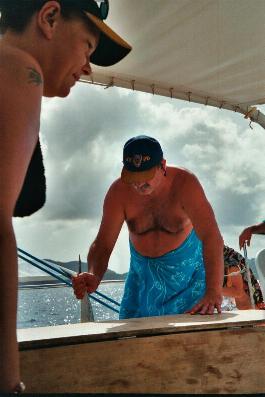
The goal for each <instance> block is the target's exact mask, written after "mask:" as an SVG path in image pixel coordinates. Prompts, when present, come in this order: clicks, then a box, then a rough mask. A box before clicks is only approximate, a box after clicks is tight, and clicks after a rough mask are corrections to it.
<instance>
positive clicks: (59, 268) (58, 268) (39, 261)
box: [17, 248, 120, 313]
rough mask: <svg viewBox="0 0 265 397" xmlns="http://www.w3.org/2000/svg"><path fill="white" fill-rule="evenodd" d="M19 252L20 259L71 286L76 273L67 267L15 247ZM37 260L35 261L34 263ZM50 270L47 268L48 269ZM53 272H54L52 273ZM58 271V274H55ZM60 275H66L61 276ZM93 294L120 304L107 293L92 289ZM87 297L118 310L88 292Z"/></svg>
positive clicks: (115, 310) (117, 311)
mask: <svg viewBox="0 0 265 397" xmlns="http://www.w3.org/2000/svg"><path fill="white" fill-rule="evenodd" d="M17 250H18V251H19V252H21V253H23V255H21V254H19V253H18V257H19V258H20V259H23V260H25V261H26V262H28V263H30V264H31V265H33V266H35V267H37V268H38V269H40V270H42V271H44V272H45V273H47V274H49V275H50V276H52V277H54V278H56V279H57V280H59V281H62V282H63V283H64V284H66V285H67V286H69V287H72V281H69V280H71V278H72V276H73V275H75V274H76V273H75V272H73V271H71V270H69V269H67V270H65V269H64V268H63V267H62V266H60V265H57V264H50V263H48V262H46V261H44V260H42V259H39V258H36V257H35V256H33V255H31V254H29V253H28V252H26V251H24V250H22V249H21V248H18V249H17ZM24 255H25V256H24ZM27 256H28V257H29V258H31V259H33V260H34V262H33V261H32V260H31V259H29V258H28V257H27ZM36 262H37V263H36ZM47 268H48V269H50V270H48V269H47ZM54 272H55V273H54ZM56 273H58V274H56ZM61 276H64V277H66V278H67V279H65V278H62V277H61ZM94 294H97V295H99V296H101V297H102V298H105V299H106V300H108V301H109V302H111V303H114V304H115V305H117V306H120V304H119V303H118V302H116V301H115V300H114V299H112V298H109V297H108V296H107V295H105V294H103V293H102V292H99V291H94ZM89 297H91V299H93V300H94V301H96V302H98V303H100V304H101V305H103V306H105V307H107V308H108V309H111V310H113V311H114V312H116V313H119V310H117V309H115V308H114V307H112V306H110V305H108V304H107V303H105V302H103V301H102V300H100V299H98V298H96V297H95V296H94V295H92V294H90V295H89Z"/></svg>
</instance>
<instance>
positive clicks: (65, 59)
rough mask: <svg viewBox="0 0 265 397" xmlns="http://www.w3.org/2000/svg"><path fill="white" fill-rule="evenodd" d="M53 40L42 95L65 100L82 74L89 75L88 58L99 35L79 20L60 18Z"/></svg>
mask: <svg viewBox="0 0 265 397" xmlns="http://www.w3.org/2000/svg"><path fill="white" fill-rule="evenodd" d="M53 39H54V42H53V44H54V54H53V64H52V65H51V66H50V68H49V69H48V71H47V73H46V76H45V91H44V94H45V95H46V96H49V97H51V96H59V97H65V96H67V95H68V94H69V93H70V90H71V88H72V87H73V86H74V85H75V83H76V82H77V81H78V80H79V78H80V76H81V75H82V74H85V75H90V74H91V72H92V69H91V67H90V57H91V55H92V53H93V52H94V51H95V49H96V47H97V45H98V41H99V32H98V31H96V30H94V29H91V28H89V25H88V24H86V22H85V21H83V20H82V19H78V18H76V19H71V20H64V19H63V18H61V19H60V21H59V25H58V28H57V30H56V33H55V35H54V38H53Z"/></svg>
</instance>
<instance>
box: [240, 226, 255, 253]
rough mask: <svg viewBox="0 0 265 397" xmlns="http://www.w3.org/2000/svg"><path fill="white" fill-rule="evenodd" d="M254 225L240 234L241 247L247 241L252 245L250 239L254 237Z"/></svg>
mask: <svg viewBox="0 0 265 397" xmlns="http://www.w3.org/2000/svg"><path fill="white" fill-rule="evenodd" d="M252 234H253V232H252V226H249V227H247V228H246V229H244V230H243V232H242V233H241V234H240V236H239V247H240V249H242V248H243V246H244V244H245V243H247V245H248V247H249V246H250V240H251V237H252Z"/></svg>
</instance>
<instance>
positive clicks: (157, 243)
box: [129, 223, 192, 258]
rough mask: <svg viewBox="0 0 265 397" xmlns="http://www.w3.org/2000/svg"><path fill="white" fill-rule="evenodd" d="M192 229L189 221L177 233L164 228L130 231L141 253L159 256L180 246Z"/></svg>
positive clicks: (133, 242)
mask: <svg viewBox="0 0 265 397" xmlns="http://www.w3.org/2000/svg"><path fill="white" fill-rule="evenodd" d="M191 230H192V224H191V223H189V224H188V225H187V226H185V227H183V228H182V229H181V230H179V231H178V232H176V233H170V232H169V231H164V230H151V231H150V232H146V233H144V234H136V233H133V232H131V231H129V236H130V240H131V242H132V244H133V246H134V248H135V249H136V251H138V252H139V253H140V254H141V255H143V256H149V257H152V258H154V257H157V256H161V255H164V254H166V253H167V252H169V251H172V250H174V249H176V248H178V247H179V246H180V245H181V244H182V243H183V242H184V241H185V240H186V238H187V236H188V235H189V234H190V232H191Z"/></svg>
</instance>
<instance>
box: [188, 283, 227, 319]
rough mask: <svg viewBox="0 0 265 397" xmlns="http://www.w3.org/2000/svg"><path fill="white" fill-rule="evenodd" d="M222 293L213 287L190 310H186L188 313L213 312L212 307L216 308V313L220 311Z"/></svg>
mask: <svg viewBox="0 0 265 397" xmlns="http://www.w3.org/2000/svg"><path fill="white" fill-rule="evenodd" d="M222 300H223V295H222V293H221V292H219V291H216V290H215V289H209V290H207V291H206V294H205V295H204V297H203V298H202V300H201V301H200V302H199V303H197V304H196V305H195V306H193V308H192V309H191V310H189V311H188V313H190V314H196V313H198V314H213V313H214V309H215V308H216V309H217V312H218V313H221V312H222V311H221V304H222Z"/></svg>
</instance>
